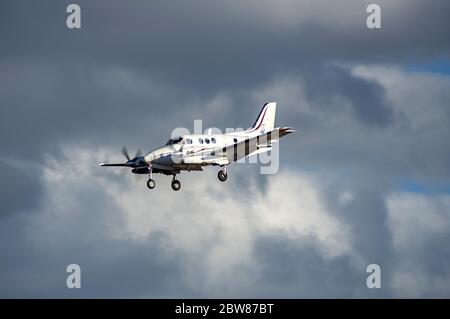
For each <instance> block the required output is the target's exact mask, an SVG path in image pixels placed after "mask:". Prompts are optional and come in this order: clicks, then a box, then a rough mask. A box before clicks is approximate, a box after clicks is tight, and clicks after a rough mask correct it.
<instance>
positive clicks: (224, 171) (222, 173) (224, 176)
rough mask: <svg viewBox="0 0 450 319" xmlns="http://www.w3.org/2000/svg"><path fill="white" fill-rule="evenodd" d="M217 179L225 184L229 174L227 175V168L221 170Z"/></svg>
mask: <svg viewBox="0 0 450 319" xmlns="http://www.w3.org/2000/svg"><path fill="white" fill-rule="evenodd" d="M217 177H218V178H219V181H221V182H225V181H226V180H227V178H228V174H227V167H226V166H224V167H223V169H221V170H220V171H219V173H217Z"/></svg>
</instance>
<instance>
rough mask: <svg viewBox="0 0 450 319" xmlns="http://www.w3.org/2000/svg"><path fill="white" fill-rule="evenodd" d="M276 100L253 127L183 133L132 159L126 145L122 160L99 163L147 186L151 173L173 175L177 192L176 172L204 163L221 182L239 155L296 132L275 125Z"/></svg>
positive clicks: (266, 147) (263, 149)
mask: <svg viewBox="0 0 450 319" xmlns="http://www.w3.org/2000/svg"><path fill="white" fill-rule="evenodd" d="M276 108H277V103H276V102H270V103H265V104H264V106H263V107H262V109H261V111H260V112H259V115H258V117H257V118H256V121H255V123H254V124H253V126H252V127H250V128H248V129H247V130H244V131H237V132H231V133H225V134H211V132H210V130H208V131H207V132H206V134H185V135H181V136H176V137H172V138H170V139H169V140H168V141H167V143H166V144H165V145H164V146H162V147H158V148H156V149H154V150H152V151H150V152H148V153H147V154H145V155H142V153H141V151H140V150H139V151H138V152H137V153H136V155H135V156H134V157H133V158H131V157H130V155H129V154H128V151H127V149H126V148H125V147H123V148H122V154H123V155H124V156H125V157H126V159H127V161H126V162H125V163H117V164H112V163H101V164H100V166H113V167H128V168H131V172H132V173H134V174H146V175H148V180H147V187H148V188H149V189H154V188H155V186H156V183H155V181H154V179H153V174H165V175H172V176H173V178H172V189H173V190H174V191H179V190H180V189H181V183H180V181H179V180H177V179H176V175H177V174H180V173H181V171H188V172H190V171H203V168H202V167H203V166H209V165H212V166H219V167H221V170H220V171H219V172H218V174H217V177H218V179H219V180H220V181H221V182H225V181H226V180H227V178H228V174H227V165H229V164H231V163H233V162H236V161H238V160H240V159H241V158H244V157H247V156H252V155H256V154H259V153H263V152H268V151H270V150H271V149H272V143H274V142H278V140H279V138H281V137H283V136H286V135H288V134H291V133H294V132H296V130H295V129H292V128H290V127H277V128H274V124H275V112H276Z"/></svg>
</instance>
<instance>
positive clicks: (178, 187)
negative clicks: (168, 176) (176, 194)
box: [172, 179, 181, 191]
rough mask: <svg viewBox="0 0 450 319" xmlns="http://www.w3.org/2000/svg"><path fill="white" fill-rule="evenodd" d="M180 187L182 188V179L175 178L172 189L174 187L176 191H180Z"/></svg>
mask: <svg viewBox="0 0 450 319" xmlns="http://www.w3.org/2000/svg"><path fill="white" fill-rule="evenodd" d="M180 188H181V183H180V181H179V180H177V179H174V180H173V181H172V189H173V190H174V191H179V190H180Z"/></svg>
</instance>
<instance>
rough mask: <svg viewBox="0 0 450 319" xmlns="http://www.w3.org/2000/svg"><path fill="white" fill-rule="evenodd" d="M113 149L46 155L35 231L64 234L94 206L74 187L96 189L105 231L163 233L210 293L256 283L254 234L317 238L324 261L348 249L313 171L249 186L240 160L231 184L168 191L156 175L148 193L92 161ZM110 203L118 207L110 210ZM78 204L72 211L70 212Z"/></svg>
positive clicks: (345, 231)
mask: <svg viewBox="0 0 450 319" xmlns="http://www.w3.org/2000/svg"><path fill="white" fill-rule="evenodd" d="M112 152H114V151H113V150H97V151H95V152H94V151H93V150H91V149H87V148H76V147H75V148H72V147H68V146H67V147H65V148H64V150H63V157H62V158H61V159H55V158H48V160H47V166H46V168H45V170H44V172H45V173H44V176H43V180H44V182H45V185H46V189H47V190H48V192H47V194H48V197H47V198H46V207H45V210H46V211H47V212H48V213H46V214H44V215H43V217H42V220H41V222H39V223H38V224H37V225H38V226H37V228H41V230H40V231H42V229H45V230H46V232H48V231H51V232H53V233H54V234H55V236H56V237H61V238H63V237H64V236H66V234H65V233H66V232H68V231H69V229H70V228H71V225H70V223H74V222H76V219H77V218H80V216H82V215H84V217H85V218H86V214H90V210H91V209H92V208H91V207H85V206H84V205H85V204H84V203H83V202H82V201H81V197H82V195H80V194H83V193H86V192H92V194H91V195H92V196H94V197H96V196H98V198H99V201H105V200H107V201H108V203H104V202H98V203H97V205H98V210H100V211H102V210H103V211H105V213H103V214H102V215H101V218H102V220H101V221H100V223H101V224H103V226H105V227H102V228H101V229H99V231H102V232H104V233H103V234H102V236H106V237H110V238H114V239H120V238H122V239H124V240H132V241H136V242H142V241H146V240H149V238H151V236H149V235H152V234H164V236H165V237H164V238H166V241H165V249H166V253H167V254H168V255H173V254H178V257H180V260H181V263H182V265H183V271H184V280H185V281H186V282H189V283H190V285H191V286H192V287H196V289H199V290H200V291H202V292H208V293H209V294H211V295H214V294H215V295H216V296H223V294H224V293H225V294H230V295H231V294H233V293H236V292H238V291H241V292H245V291H246V290H249V289H253V288H252V287H254V285H255V284H257V283H256V282H254V280H256V277H257V274H258V265H257V264H256V263H255V261H254V257H255V256H254V255H253V254H254V251H253V248H254V245H255V241H256V240H257V239H258V237H259V236H264V235H275V236H280V237H282V238H285V239H287V240H292V241H295V242H296V243H297V244H298V246H299V247H301V246H302V245H311V243H313V245H314V247H315V249H316V250H317V252H318V253H319V254H320V255H322V256H323V257H324V258H327V259H332V258H335V257H338V256H342V255H346V254H350V253H351V251H352V247H351V232H350V230H349V228H348V227H347V226H346V225H344V224H343V223H342V222H340V221H339V220H338V219H337V218H336V217H335V214H333V213H331V212H330V211H329V208H327V207H326V205H325V204H324V201H323V199H322V198H321V192H320V188H319V187H318V183H317V182H316V181H314V177H313V176H310V175H307V174H304V173H301V172H280V173H279V174H277V175H272V176H270V177H269V179H270V182H269V183H268V184H267V187H263V186H262V185H259V184H258V183H257V180H256V178H253V177H249V178H250V180H251V182H250V183H249V186H248V188H246V189H242V188H239V189H235V187H237V186H238V185H237V184H236V182H233V179H234V178H233V174H236V176H238V174H245V173H246V169H247V168H245V167H244V166H243V165H239V166H238V167H236V168H233V170H232V171H231V172H230V174H231V175H230V177H231V178H230V180H229V181H227V183H221V182H219V181H218V180H217V178H216V176H215V170H214V174H211V173H210V172H207V173H204V174H202V173H192V174H182V175H181V178H180V179H181V180H182V183H183V184H182V190H181V191H180V192H177V193H175V192H173V191H172V189H171V188H170V177H166V176H157V177H156V181H157V187H156V188H155V189H154V190H152V191H150V190H148V189H147V188H146V186H145V179H141V180H140V181H139V182H138V183H137V182H136V181H135V180H134V178H132V177H131V176H126V177H125V178H123V179H118V178H114V176H116V177H118V173H117V174H116V170H114V169H108V168H101V167H98V166H97V162H99V161H101V158H102V157H104V155H105V154H106V153H112ZM240 187H242V186H240ZM86 205H92V203H86ZM111 206H112V207H116V208H117V211H115V212H111V215H109V214H108V209H109V208H110V207H111ZM74 211H76V212H77V213H76V216H70V215H71V214H73V212H74ZM50 212H51V213H50ZM119 215H120V216H119ZM49 218H51V219H52V223H49ZM85 218H83V219H84V220H86V219H85ZM103 219H104V220H103ZM66 222H67V223H69V225H67V224H65V223H66ZM97 222H99V221H97ZM40 231H39V232H40ZM88 235H89V234H80V236H88ZM242 278H245V279H242Z"/></svg>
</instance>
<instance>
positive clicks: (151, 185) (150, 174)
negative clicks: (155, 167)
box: [147, 165, 156, 189]
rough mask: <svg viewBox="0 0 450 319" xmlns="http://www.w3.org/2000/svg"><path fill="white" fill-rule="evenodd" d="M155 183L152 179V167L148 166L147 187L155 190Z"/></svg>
mask: <svg viewBox="0 0 450 319" xmlns="http://www.w3.org/2000/svg"><path fill="white" fill-rule="evenodd" d="M155 186H156V183H155V181H154V180H153V179H152V165H150V166H149V167H148V181H147V187H148V188H150V189H153V188H155Z"/></svg>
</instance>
